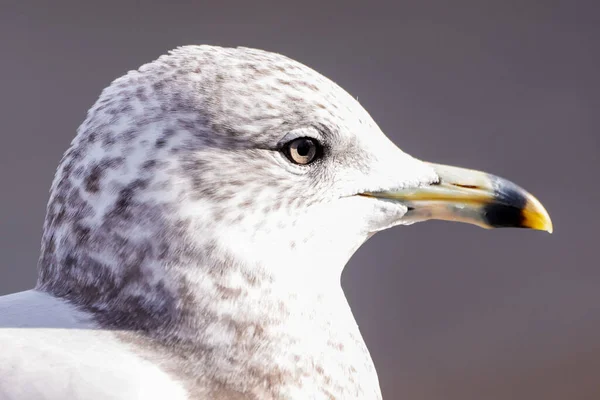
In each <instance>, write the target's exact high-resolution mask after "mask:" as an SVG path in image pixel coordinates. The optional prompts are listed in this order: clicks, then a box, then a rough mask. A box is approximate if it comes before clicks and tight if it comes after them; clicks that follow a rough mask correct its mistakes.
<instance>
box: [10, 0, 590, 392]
mask: <svg viewBox="0 0 600 400" xmlns="http://www.w3.org/2000/svg"><path fill="white" fill-rule="evenodd" d="M598 8H600V7H599V6H598V5H595V4H594V2H593V1H589V2H587V3H586V2H583V1H564V2H555V1H494V2H492V1H473V2H464V1H442V0H440V1H436V2H429V1H415V2H410V3H409V2H404V1H395V2H392V1H390V2H388V3H387V4H386V3H377V2H373V1H371V2H360V3H359V2H357V3H356V4H354V3H352V2H350V1H337V2H325V1H320V2H319V1H307V0H305V1H296V2H281V1H280V2H275V1H273V2H270V3H268V2H257V1H241V0H240V1H235V2H230V1H213V2H210V3H209V2H203V1H196V2H193V3H192V2H190V3H189V4H183V3H179V2H176V1H163V2H162V3H161V2H159V1H153V2H150V1H146V2H142V1H138V2H127V1H119V2H112V1H95V2H87V1H77V2H75V1H73V2H66V1H53V2H46V1H39V2H31V1H20V2H17V1H15V2H12V1H7V0H2V2H1V3H0V82H1V90H0V135H1V136H0V138H1V141H0V187H1V188H2V189H1V191H0V295H2V294H6V293H10V292H14V291H20V290H24V289H28V288H31V287H32V286H33V285H34V282H35V278H36V262H37V257H38V247H39V242H40V235H41V227H42V222H43V218H44V213H45V206H46V201H47V196H48V189H49V187H50V182H51V180H52V177H53V174H54V170H55V167H56V166H57V164H58V161H59V159H60V157H61V155H62V153H63V151H64V150H66V148H67V146H68V144H69V142H70V140H71V139H72V138H73V136H74V135H75V130H76V128H77V126H78V125H79V123H81V122H82V121H83V119H84V117H85V113H86V111H87V109H88V108H89V107H90V106H91V105H92V104H93V102H94V101H95V100H96V98H97V96H98V95H99V94H100V91H101V90H102V89H103V88H104V87H105V86H106V85H108V84H109V83H110V81H111V80H113V79H114V78H116V77H118V76H120V75H122V74H124V73H125V72H126V71H128V70H130V69H135V68H137V67H138V66H140V65H141V64H143V63H145V62H148V61H150V60H153V59H155V58H157V57H158V56H159V55H160V54H162V53H165V52H166V51H167V50H169V49H171V48H173V47H176V46H178V45H183V44H215V45H223V46H237V45H244V46H250V47H257V48H261V49H265V50H270V51H275V52H280V53H283V54H285V55H287V56H290V57H292V58H295V59H297V60H299V61H300V62H302V63H305V64H307V65H309V66H310V67H312V68H314V69H316V70H317V71H319V72H321V73H322V74H324V75H326V76H328V77H329V78H331V79H333V80H334V81H336V82H337V83H338V84H340V85H341V86H342V87H344V88H345V89H346V90H348V91H349V92H350V93H351V94H352V95H353V96H358V98H359V100H360V102H361V104H362V105H363V106H365V108H366V109H367V110H369V112H370V113H371V115H372V116H373V117H374V119H375V120H376V121H377V122H378V123H379V124H380V126H381V128H382V129H383V131H384V132H386V133H387V134H388V135H389V136H390V137H391V138H392V139H393V140H394V141H395V142H396V143H397V144H398V145H399V146H400V147H401V148H402V149H403V150H405V151H406V152H408V153H410V154H412V155H414V156H417V157H419V158H422V159H425V160H430V161H435V162H441V163H448V164H455V165H460V166H464V167H471V168H477V169H482V170H486V171H488V172H492V173H495V174H498V175H501V176H504V177H507V178H510V179H511V180H514V181H516V182H517V183H518V184H520V185H522V186H524V187H525V188H526V189H528V190H529V191H531V192H532V193H533V194H535V195H536V196H537V197H538V198H539V199H540V200H541V201H542V202H543V203H544V205H545V206H546V207H547V209H548V211H549V212H550V214H551V216H552V217H553V221H554V226H555V233H554V234H553V235H548V234H545V233H541V232H533V231H524V230H494V231H485V230H482V229H480V228H477V227H474V226H468V225H462V224H452V223H446V222H429V223H422V224H417V225H413V226H410V227H399V228H395V229H392V230H391V231H387V232H384V233H381V234H379V235H377V236H375V237H374V238H373V239H371V240H370V241H369V242H368V243H366V244H365V245H364V246H363V247H362V248H361V249H360V250H359V251H358V253H357V254H356V255H355V257H354V258H353V259H352V260H351V262H350V264H349V265H348V267H347V269H346V271H345V272H344V276H343V285H344V287H345V289H346V293H347V296H348V298H349V300H350V303H351V305H352V306H353V309H354V312H355V315H356V318H357V320H358V322H359V325H360V326H361V329H362V332H363V334H364V336H365V339H366V341H367V344H368V345H369V348H370V350H371V353H372V355H373V358H374V360H375V363H376V366H377V370H378V372H379V376H380V381H381V385H382V389H383V393H384V398H386V399H411V400H433V399H450V400H454V399H456V400H458V399H460V400H471V399H473V400H475V399H489V400H496V399H498V400H500V399H502V400H504V399H513V400H520V399H527V400H531V399H561V400H562V399H578V400H582V399H594V400H598V399H600V266H599V261H598V260H599V258H598V254H599V251H600V243H599V241H598V234H597V227H598V226H599V223H600V218H599V215H600V214H599V212H598V207H599V206H600V185H599V183H598V175H599V173H600V132H599V129H600V121H599V119H600V118H599V112H598V110H599V109H600V107H599V106H600V101H599V96H598V94H599V90H600V84H599V83H600V78H599V71H600V17H599V16H600V13H599V12H598V11H599V10H598Z"/></svg>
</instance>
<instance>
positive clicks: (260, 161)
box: [0, 46, 552, 399]
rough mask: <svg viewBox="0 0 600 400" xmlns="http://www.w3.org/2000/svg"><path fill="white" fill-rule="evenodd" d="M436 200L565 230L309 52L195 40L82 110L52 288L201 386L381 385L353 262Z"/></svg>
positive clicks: (330, 388)
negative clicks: (348, 286) (432, 156)
mask: <svg viewBox="0 0 600 400" xmlns="http://www.w3.org/2000/svg"><path fill="white" fill-rule="evenodd" d="M400 137H401V132H400ZM429 219H442V220H450V221H458V222H465V223H470V224H474V225H478V226H481V227H484V228H497V227H517V228H530V229H537V230H546V231H550V232H551V231H552V223H551V220H550V217H549V215H548V213H547V212H546V210H545V209H544V207H543V206H542V205H541V203H540V202H539V201H538V200H537V199H536V198H535V197H533V196H532V195H531V194H529V193H528V192H527V191H525V190H524V189H523V188H521V187H519V186H517V185H516V184H514V183H512V182H510V181H507V180H506V179H503V178H500V177H497V176H493V175H490V174H487V173H484V172H479V171H475V170H470V169H464V168H459V167H452V166H445V165H439V164H434V163H429V162H424V161H421V160H418V159H416V158H414V157H411V156H410V155H408V154H406V153H404V152H403V151H402V150H400V149H399V148H398V147H397V146H396V145H395V144H394V143H392V142H391V141H390V140H389V139H388V138H387V137H386V136H385V135H384V133H383V132H381V130H380V129H379V127H378V126H377V124H376V123H375V122H374V121H373V119H372V118H371V117H370V116H369V114H368V112H367V111H366V110H365V109H364V108H363V107H362V106H361V105H360V104H359V103H358V102H357V101H356V100H355V99H354V98H353V97H352V96H351V95H350V94H348V93H346V92H345V91H344V90H343V89H342V88H340V87H339V86H338V85H336V84H335V83H333V82H332V81H330V80H329V79H327V78H325V77H323V76H322V75H320V74H319V73H317V72H315V71H314V70H312V69H310V68H309V67H307V66H304V65H302V64H300V63H299V62H296V61H293V60H291V59H289V58H287V57H285V56H282V55H278V54H274V53H269V52H265V51H261V50H255V49H248V48H234V49H231V48H220V47H214V46H184V47H180V48H178V49H176V50H173V51H172V52H170V53H169V54H167V55H164V56H161V57H160V58H158V59H157V60H155V61H152V62H150V63H148V64H145V65H143V66H142V67H140V68H139V69H138V70H135V71H130V72H129V73H127V74H126V75H124V76H123V77H121V78H118V79H116V80H115V81H113V82H112V83H111V84H110V85H109V86H108V87H107V88H106V89H105V90H104V91H103V92H102V94H101V95H100V97H99V99H98V100H97V102H96V103H95V104H94V105H93V106H92V108H91V109H90V110H89V112H88V114H87V117H86V119H85V121H84V122H83V123H82V124H81V126H80V127H79V129H78V132H77V136H76V137H75V139H74V140H73V141H72V143H71V145H70V147H69V149H68V150H67V151H66V153H65V154H64V156H63V158H62V159H61V161H60V164H59V167H58V169H57V172H56V175H55V178H54V181H53V183H52V187H51V190H50V199H49V202H48V206H47V213H46V219H45V221H44V230H43V236H42V247H41V256H40V260H39V277H38V283H37V286H36V290H37V291H36V292H35V296H36V297H35V301H36V302H37V301H40V300H39V299H40V298H45V297H43V296H49V298H51V299H53V300H52V301H59V300H60V302H64V304H66V305H61V307H63V306H64V307H67V305H68V307H75V308H76V311H73V310H71V309H69V310H71V311H69V312H68V315H69V318H70V319H74V318H75V317H73V318H71V317H72V315H71V314H69V313H72V314H73V315H75V313H83V315H84V316H83V317H80V316H79V314H77V315H78V317H77V319H78V320H79V319H81V320H83V319H85V320H89V321H92V322H93V327H94V329H100V330H103V332H109V333H108V334H107V336H106V337H103V338H104V339H105V340H108V341H116V342H118V343H119V344H122V343H123V342H124V343H126V344H127V345H130V346H131V348H132V349H133V350H131V352H132V353H135V356H131V357H132V360H135V361H131V362H132V363H133V362H138V361H137V358H135V357H141V358H143V359H144V360H146V361H148V362H150V363H151V364H152V365H159V366H160V367H161V370H164V371H166V372H165V374H166V375H167V376H168V379H169V380H172V381H173V382H178V384H179V383H181V384H182V385H184V386H185V392H186V393H188V394H189V397H191V398H211V399H267V398H273V399H279V398H293V399H300V398H318V399H321V398H323V399H325V398H329V399H380V398H381V393H380V389H379V385H378V382H377V374H376V372H375V369H374V366H373V362H372V360H371V358H370V355H369V353H368V350H367V349H366V346H365V344H364V342H363V340H362V337H361V335H360V331H359V330H358V327H357V325H356V322H355V320H354V317H353V316H352V312H351V310H350V307H349V305H348V303H347V301H346V298H345V296H344V294H343V291H342V290H341V286H340V274H341V272H342V269H343V267H344V265H345V264H346V262H347V260H348V259H349V258H350V257H351V256H352V254H353V253H354V252H355V251H356V250H357V249H358V248H359V247H360V246H361V245H362V244H363V243H364V242H365V241H366V240H367V239H368V238H369V237H371V236H372V235H373V234H374V233H376V232H379V231H381V230H384V229H387V228H390V227H392V226H396V225H403V224H404V225H408V224H412V223H415V222H420V221H425V220H429ZM40 296H42V297H40ZM11 301H12V300H11ZM32 301H33V300H32ZM36 304H37V303H36ZM60 304H63V303H60ZM1 305H2V304H1V302H0V306H1ZM25 306H27V307H30V308H31V305H30V304H29V305H27V304H25ZM25 306H24V307H25ZM89 340H91V341H94V340H96V339H89ZM107 343H108V342H107ZM111 343H112V342H111ZM67 397H68V396H67Z"/></svg>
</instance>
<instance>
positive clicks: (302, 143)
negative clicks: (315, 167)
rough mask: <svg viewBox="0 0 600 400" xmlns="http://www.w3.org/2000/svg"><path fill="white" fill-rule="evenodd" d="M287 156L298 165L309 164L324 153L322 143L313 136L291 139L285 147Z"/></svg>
mask: <svg viewBox="0 0 600 400" xmlns="http://www.w3.org/2000/svg"><path fill="white" fill-rule="evenodd" d="M283 150H284V153H285V155H286V156H287V158H288V159H289V160H290V161H291V162H293V163H294V164H298V165H308V164H310V163H312V162H313V161H315V160H317V159H318V158H319V157H320V156H321V154H322V146H321V144H320V143H319V142H318V141H317V140H316V139H313V138H311V137H300V138H296V139H294V140H290V141H289V142H288V143H286V144H285V145H284V147H283Z"/></svg>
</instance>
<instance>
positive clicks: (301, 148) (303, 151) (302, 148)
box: [296, 139, 312, 157]
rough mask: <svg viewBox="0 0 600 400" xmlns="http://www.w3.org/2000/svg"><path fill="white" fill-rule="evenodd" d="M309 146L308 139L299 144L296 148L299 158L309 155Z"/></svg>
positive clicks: (310, 144)
mask: <svg viewBox="0 0 600 400" xmlns="http://www.w3.org/2000/svg"><path fill="white" fill-rule="evenodd" d="M311 146H312V142H311V141H310V140H308V139H305V140H302V141H301V142H300V144H299V145H298V147H297V148H296V151H297V152H298V154H299V155H300V156H302V157H306V156H307V155H308V154H309V153H310V148H311Z"/></svg>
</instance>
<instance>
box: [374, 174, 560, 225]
mask: <svg viewBox="0 0 600 400" xmlns="http://www.w3.org/2000/svg"><path fill="white" fill-rule="evenodd" d="M429 165H430V166H431V167H433V169H434V170H435V172H436V173H437V175H438V176H439V181H438V182H436V183H433V184H431V185H427V186H421V187H413V188H406V189H400V190H394V191H381V192H368V193H363V194H362V195H363V196H368V197H375V198H381V199H387V200H392V201H398V202H401V203H402V204H404V205H406V206H407V207H408V210H409V211H408V212H407V213H406V215H405V216H404V218H403V219H404V220H407V221H414V222H417V221H425V220H429V219H440V220H446V221H457V222H465V223H469V224H474V225H477V226H480V227H482V228H487V229H491V228H504V227H510V228H528V229H535V230H541V231H547V232H549V233H552V221H551V220H550V216H549V215H548V212H547V211H546V209H545V208H544V206H542V204H541V203H540V202H539V201H538V200H537V199H536V198H535V197H533V196H532V195H531V194H529V193H528V192H527V191H525V190H524V189H522V188H521V187H519V186H517V185H516V184H514V183H512V182H510V181H508V180H506V179H503V178H500V177H497V176H494V175H490V174H487V173H485V172H480V171H474V170H470V169H464V168H457V167H451V166H446V165H439V164H429Z"/></svg>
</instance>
